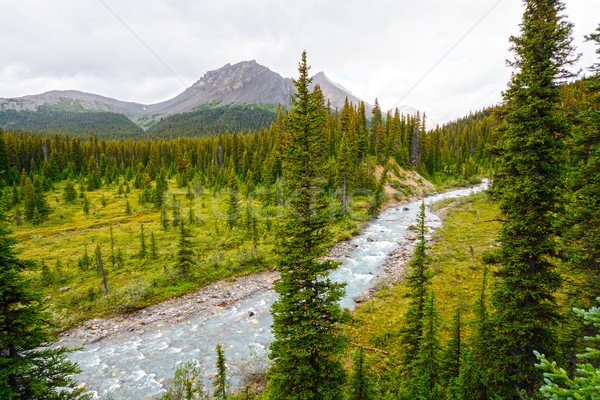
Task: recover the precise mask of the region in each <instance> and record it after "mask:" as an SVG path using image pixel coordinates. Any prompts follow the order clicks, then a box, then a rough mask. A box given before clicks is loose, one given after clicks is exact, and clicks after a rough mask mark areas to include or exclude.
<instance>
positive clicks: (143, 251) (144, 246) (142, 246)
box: [139, 224, 146, 258]
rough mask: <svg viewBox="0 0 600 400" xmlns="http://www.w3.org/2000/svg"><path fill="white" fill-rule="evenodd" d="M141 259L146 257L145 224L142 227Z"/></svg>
mask: <svg viewBox="0 0 600 400" xmlns="http://www.w3.org/2000/svg"><path fill="white" fill-rule="evenodd" d="M139 256H140V258H145V257H146V235H145V234H144V224H141V226H140V252H139Z"/></svg>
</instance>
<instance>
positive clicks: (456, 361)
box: [441, 304, 463, 384]
mask: <svg viewBox="0 0 600 400" xmlns="http://www.w3.org/2000/svg"><path fill="white" fill-rule="evenodd" d="M462 352H463V337H462V307H461V305H460V304H458V305H457V306H456V311H455V312H454V317H453V318H452V325H451V326H450V338H449V339H448V343H447V344H446V350H445V351H444V355H443V357H442V359H441V371H442V373H441V375H442V379H443V381H444V383H446V384H448V383H450V382H451V381H452V380H453V379H457V378H458V375H459V374H460V365H461V356H462Z"/></svg>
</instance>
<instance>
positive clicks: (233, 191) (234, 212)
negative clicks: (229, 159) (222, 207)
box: [227, 169, 240, 229]
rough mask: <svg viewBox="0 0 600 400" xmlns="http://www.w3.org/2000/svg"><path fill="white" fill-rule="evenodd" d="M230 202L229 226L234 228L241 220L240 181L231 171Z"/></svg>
mask: <svg viewBox="0 0 600 400" xmlns="http://www.w3.org/2000/svg"><path fill="white" fill-rule="evenodd" d="M228 186H229V202H228V205H227V224H228V225H229V228H230V229H231V228H233V226H234V225H235V224H236V220H237V219H238V218H239V213H240V203H239V199H238V197H239V192H238V188H239V186H238V181H237V178H236V176H235V171H234V170H233V169H231V172H230V173H229V184H228Z"/></svg>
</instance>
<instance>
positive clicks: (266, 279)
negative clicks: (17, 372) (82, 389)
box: [57, 204, 415, 346]
mask: <svg viewBox="0 0 600 400" xmlns="http://www.w3.org/2000/svg"><path fill="white" fill-rule="evenodd" d="M395 205H397V204H395ZM409 230H410V228H409ZM367 240H368V239H367ZM414 240H415V236H414V235H411V234H408V235H407V236H406V237H404V238H401V239H400V240H399V241H398V247H397V248H396V249H395V250H393V251H392V252H391V253H390V254H388V256H387V258H386V259H385V261H384V262H383V265H382V268H381V269H380V272H379V273H378V275H377V277H376V279H374V280H373V284H372V286H371V288H370V289H369V290H368V291H367V292H365V293H364V295H362V296H358V297H355V298H354V301H355V303H356V304H360V303H362V302H364V301H367V300H369V299H371V298H372V297H373V296H374V294H375V293H376V292H377V291H378V290H380V289H382V288H384V287H386V286H391V285H395V284H397V283H399V282H402V281H403V279H404V277H405V275H406V273H407V262H408V260H409V259H410V257H411V255H412V244H413V241H414ZM355 248H356V245H353V244H352V243H351V242H350V241H349V240H347V241H342V242H339V243H337V244H335V245H334V246H332V247H331V248H330V249H329V252H328V254H327V256H326V257H324V259H329V260H333V261H343V260H344V258H345V257H347V256H348V254H349V253H350V252H352V251H353V250H354V249H355ZM278 279H279V274H278V272H277V271H275V270H271V271H266V272H261V273H258V274H253V275H248V276H244V277H241V278H237V279H234V280H221V281H218V282H215V283H212V284H210V285H207V286H205V287H203V288H202V289H199V290H197V291H195V292H192V293H188V294H185V295H183V296H180V297H175V298H172V299H168V300H165V301H163V302H161V303H157V304H154V305H151V306H149V307H146V308H144V309H142V310H138V311H135V312H133V313H129V314H122V315H117V316H113V317H107V318H94V319H92V320H89V321H86V322H85V323H83V324H82V325H80V326H77V327H73V328H71V329H69V330H67V331H65V332H63V333H62V334H61V335H60V337H59V338H58V342H57V344H59V345H67V346H76V345H81V344H86V343H95V342H98V341H100V340H102V339H104V338H106V337H109V336H111V335H120V334H122V333H125V332H136V333H143V332H145V331H151V330H153V329H156V328H158V327H162V326H164V325H167V324H168V325H171V324H175V323H178V322H183V321H184V320H185V319H186V318H189V317H190V316H195V315H201V314H215V313H217V312H218V311H219V310H220V309H223V308H225V307H227V306H229V305H232V304H234V303H236V302H238V301H240V300H243V299H246V298H248V297H250V296H252V295H253V294H255V293H257V292H260V291H266V290H271V289H273V287H274V284H275V282H276V281H277V280H278Z"/></svg>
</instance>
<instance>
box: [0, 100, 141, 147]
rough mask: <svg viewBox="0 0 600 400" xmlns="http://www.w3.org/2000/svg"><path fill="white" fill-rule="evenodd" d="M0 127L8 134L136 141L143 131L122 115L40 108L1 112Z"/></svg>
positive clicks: (105, 112)
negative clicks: (9, 132)
mask: <svg viewBox="0 0 600 400" xmlns="http://www.w3.org/2000/svg"><path fill="white" fill-rule="evenodd" d="M0 127H1V128H4V129H5V130H8V131H13V132H14V131H21V132H36V133H39V134H41V135H50V136H52V135H54V134H55V133H62V134H67V133H68V134H69V135H70V136H79V137H80V138H83V139H85V138H88V137H90V136H93V135H99V136H100V137H103V138H106V139H114V138H137V137H139V136H140V135H142V134H143V132H144V131H143V129H142V128H140V127H139V126H138V125H136V124H135V123H134V122H132V121H130V120H129V119H127V117H126V116H124V115H122V114H117V113H113V112H107V111H72V112H69V111H60V110H53V109H51V108H49V107H46V108H44V107H43V106H42V107H40V109H38V110H37V111H27V110H25V111H15V110H2V111H0Z"/></svg>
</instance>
